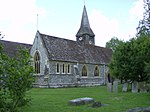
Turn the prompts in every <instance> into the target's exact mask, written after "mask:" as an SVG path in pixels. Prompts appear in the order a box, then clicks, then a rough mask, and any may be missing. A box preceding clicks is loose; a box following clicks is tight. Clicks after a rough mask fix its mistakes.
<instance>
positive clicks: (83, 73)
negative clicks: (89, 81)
mask: <svg viewBox="0 0 150 112" xmlns="http://www.w3.org/2000/svg"><path fill="white" fill-rule="evenodd" d="M82 76H87V68H86V66H85V65H84V66H83V68H82Z"/></svg>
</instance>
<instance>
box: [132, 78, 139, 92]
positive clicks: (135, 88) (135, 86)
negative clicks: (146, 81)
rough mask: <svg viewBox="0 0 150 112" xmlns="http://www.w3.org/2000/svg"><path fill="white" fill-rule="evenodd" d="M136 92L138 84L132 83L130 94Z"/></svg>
mask: <svg viewBox="0 0 150 112" xmlns="http://www.w3.org/2000/svg"><path fill="white" fill-rule="evenodd" d="M137 92H138V82H136V81H134V82H133V83H132V93H137Z"/></svg>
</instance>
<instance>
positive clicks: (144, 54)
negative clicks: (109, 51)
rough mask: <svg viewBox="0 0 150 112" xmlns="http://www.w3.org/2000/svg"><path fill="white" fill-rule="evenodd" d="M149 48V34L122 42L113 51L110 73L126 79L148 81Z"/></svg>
mask: <svg viewBox="0 0 150 112" xmlns="http://www.w3.org/2000/svg"><path fill="white" fill-rule="evenodd" d="M149 48H150V38H149V36H148V35H141V36H140V37H138V38H132V39H130V41H127V42H125V43H122V44H120V45H119V46H118V47H117V48H116V50H115V52H114V53H113V56H112V61H111V63H110V64H109V69H110V73H111V74H112V75H114V76H115V77H117V78H119V79H123V80H125V81H127V80H131V81H138V82H142V81H147V80H148V78H149V75H147V73H146V72H145V66H146V63H149V62H150V60H149V57H150V51H149Z"/></svg>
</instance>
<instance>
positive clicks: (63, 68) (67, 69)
mask: <svg viewBox="0 0 150 112" xmlns="http://www.w3.org/2000/svg"><path fill="white" fill-rule="evenodd" d="M58 66H59V68H58ZM61 73H62V74H71V65H70V64H68V63H67V64H65V63H62V64H61V63H59V62H57V63H56V74H61Z"/></svg>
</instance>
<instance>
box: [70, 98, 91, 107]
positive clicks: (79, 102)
mask: <svg viewBox="0 0 150 112" xmlns="http://www.w3.org/2000/svg"><path fill="white" fill-rule="evenodd" d="M93 102H94V99H93V98H88V97H85V98H77V99H73V100H70V101H69V104H70V105H74V106H78V105H85V104H89V103H93Z"/></svg>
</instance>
